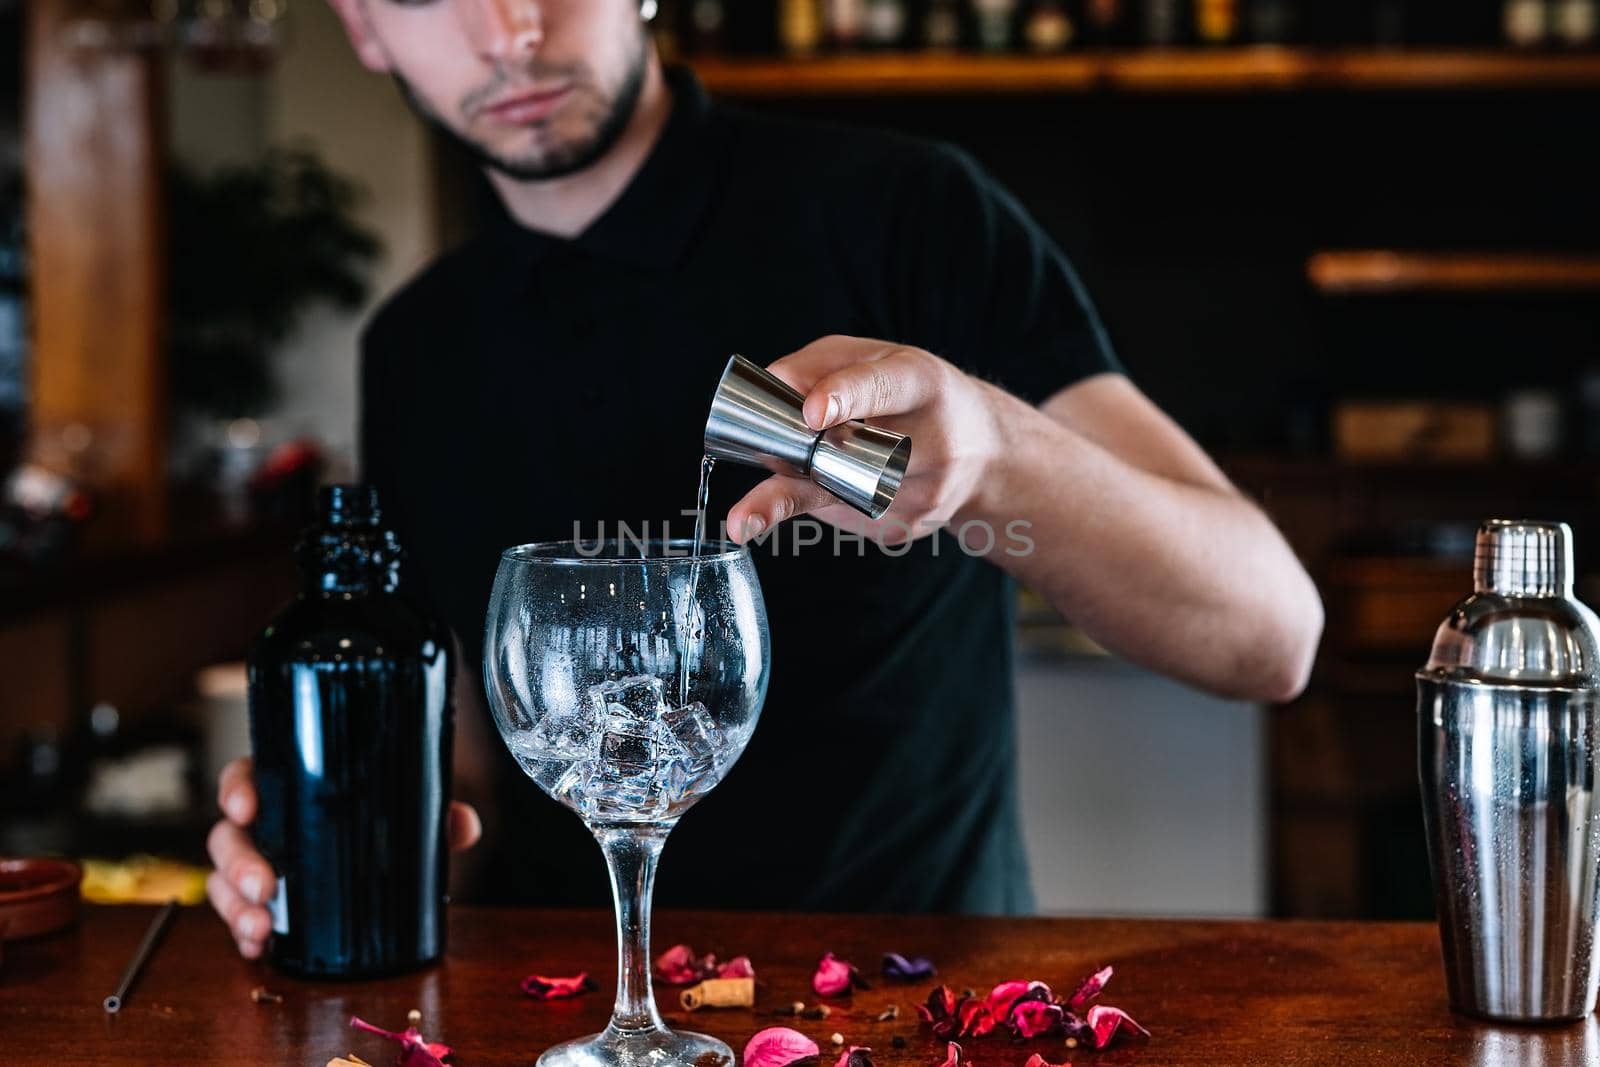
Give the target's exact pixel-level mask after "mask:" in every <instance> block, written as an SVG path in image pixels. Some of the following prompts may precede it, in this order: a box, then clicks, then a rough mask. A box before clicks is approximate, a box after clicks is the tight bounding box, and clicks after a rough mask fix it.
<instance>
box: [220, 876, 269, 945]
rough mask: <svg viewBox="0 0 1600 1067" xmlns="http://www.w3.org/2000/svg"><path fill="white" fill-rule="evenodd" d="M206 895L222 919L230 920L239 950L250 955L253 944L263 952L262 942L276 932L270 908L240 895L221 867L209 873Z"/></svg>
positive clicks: (230, 928) (228, 921) (227, 921)
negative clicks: (249, 950) (273, 928)
mask: <svg viewBox="0 0 1600 1067" xmlns="http://www.w3.org/2000/svg"><path fill="white" fill-rule="evenodd" d="M206 897H207V898H208V899H209V900H210V901H211V906H212V907H213V908H215V909H216V912H217V914H218V915H220V916H222V921H223V922H225V923H227V924H228V932H229V933H231V934H232V935H233V940H234V941H235V942H236V943H237V944H238V945H239V951H240V952H241V953H245V954H246V955H249V953H247V952H246V947H247V946H252V945H253V946H256V954H257V955H259V954H260V945H261V943H262V942H264V941H265V940H266V939H267V935H268V934H270V933H271V932H272V916H271V915H269V914H267V909H266V908H263V907H262V906H261V905H259V904H252V903H250V902H249V901H248V900H246V899H244V897H242V896H240V895H239V891H238V890H236V889H235V888H234V887H233V886H232V885H230V884H229V883H228V880H227V879H226V878H224V877H223V876H222V872H220V871H212V872H211V873H210V874H209V875H207V876H206ZM251 958H254V957H253V956H252V957H251Z"/></svg>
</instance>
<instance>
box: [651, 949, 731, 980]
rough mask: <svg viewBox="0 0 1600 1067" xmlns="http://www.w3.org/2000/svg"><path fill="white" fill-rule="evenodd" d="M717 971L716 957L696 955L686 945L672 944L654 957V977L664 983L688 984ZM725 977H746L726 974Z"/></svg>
mask: <svg viewBox="0 0 1600 1067" xmlns="http://www.w3.org/2000/svg"><path fill="white" fill-rule="evenodd" d="M716 973H717V958H716V957H715V956H712V955H706V956H696V955H695V954H694V949H692V948H690V947H689V946H688V945H673V946H672V947H671V948H669V949H667V951H665V952H663V953H662V954H661V955H659V956H657V957H656V979H657V980H658V981H660V982H661V983H663V984H664V985H688V984H689V983H691V982H698V981H700V980H701V979H702V978H711V977H713V976H714V975H716ZM726 977H730V978H734V977H746V976H744V975H728V976H726Z"/></svg>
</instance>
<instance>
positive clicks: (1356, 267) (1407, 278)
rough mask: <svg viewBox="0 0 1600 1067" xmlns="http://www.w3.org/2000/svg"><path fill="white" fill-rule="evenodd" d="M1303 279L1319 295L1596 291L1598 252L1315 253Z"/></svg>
mask: <svg viewBox="0 0 1600 1067" xmlns="http://www.w3.org/2000/svg"><path fill="white" fill-rule="evenodd" d="M1306 276H1307V277H1308V278H1309V279H1310V281H1311V284H1312V285H1313V286H1315V287H1316V289H1317V290H1318V291H1319V292H1323V293H1403V292H1417V293H1515V292H1563V293H1584V292H1588V293H1597V292H1600V254H1597V255H1576V254H1561V253H1541V252H1416V251H1398V250H1384V249H1350V250H1347V251H1329V252H1317V253H1315V254H1313V255H1312V256H1311V258H1310V259H1308V260H1307V261H1306Z"/></svg>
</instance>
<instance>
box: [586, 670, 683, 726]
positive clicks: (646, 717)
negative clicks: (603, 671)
mask: <svg viewBox="0 0 1600 1067" xmlns="http://www.w3.org/2000/svg"><path fill="white" fill-rule="evenodd" d="M661 691H662V685H661V679H660V678H656V677H654V676H652V675H648V674H634V675H629V676H628V677H626V678H618V679H616V680H615V681H605V682H601V683H600V684H599V685H596V686H592V687H590V689H589V693H590V695H591V699H594V698H598V699H599V700H601V701H602V702H603V703H604V704H605V707H606V710H607V712H609V713H610V715H611V716H613V717H617V716H625V717H627V718H631V719H632V720H633V721H635V722H639V723H643V724H645V725H652V724H654V723H655V721H656V720H657V719H659V718H660V717H661V713H662V712H663V711H665V710H666V708H667V704H666V700H665V699H664V698H663V697H662V695H661Z"/></svg>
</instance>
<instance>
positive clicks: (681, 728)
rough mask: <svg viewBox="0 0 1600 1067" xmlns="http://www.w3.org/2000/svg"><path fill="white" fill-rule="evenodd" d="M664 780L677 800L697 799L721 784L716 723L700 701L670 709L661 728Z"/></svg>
mask: <svg viewBox="0 0 1600 1067" xmlns="http://www.w3.org/2000/svg"><path fill="white" fill-rule="evenodd" d="M656 739H657V748H658V752H659V754H660V755H661V757H662V758H663V759H664V760H665V761H666V766H665V767H664V768H663V777H664V778H665V780H666V783H667V790H668V792H669V793H671V794H672V798H673V799H674V800H683V799H685V798H686V797H690V796H696V795H699V794H700V793H704V792H706V791H707V790H709V789H710V788H711V787H712V786H713V785H715V784H716V783H717V743H716V724H715V723H714V722H713V721H712V719H711V713H710V712H709V711H707V710H706V706H705V705H704V704H701V703H700V702H699V701H695V702H694V703H692V704H685V705H684V706H683V707H681V708H668V709H667V710H666V711H665V712H664V713H663V714H662V716H661V723H660V725H659V726H658V727H657V737H656Z"/></svg>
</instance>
